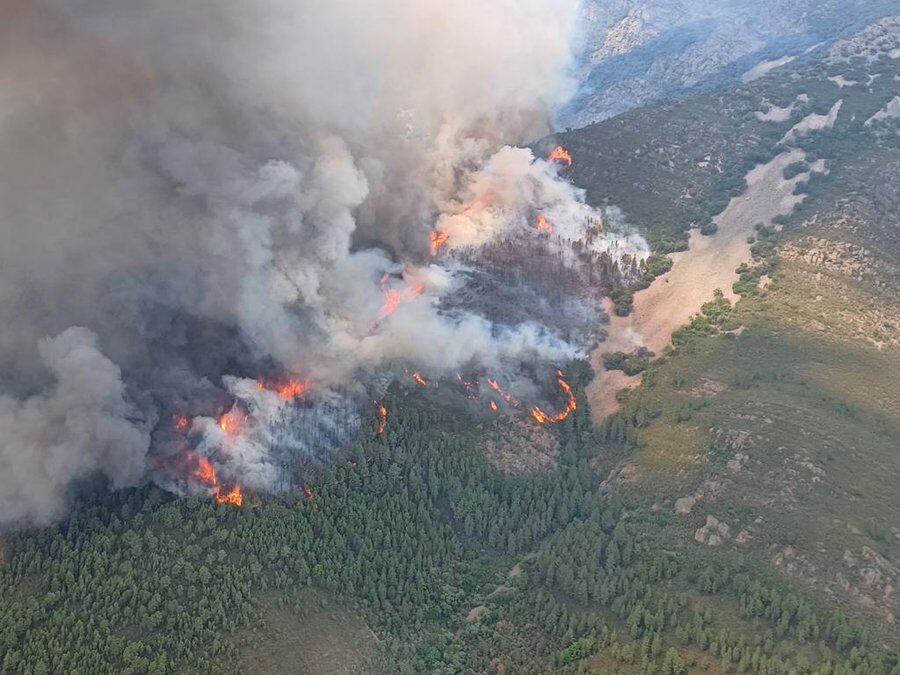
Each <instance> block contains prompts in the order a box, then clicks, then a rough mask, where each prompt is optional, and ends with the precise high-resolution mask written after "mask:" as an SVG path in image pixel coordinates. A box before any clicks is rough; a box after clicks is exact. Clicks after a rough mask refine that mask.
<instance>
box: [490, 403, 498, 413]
mask: <svg viewBox="0 0 900 675" xmlns="http://www.w3.org/2000/svg"><path fill="white" fill-rule="evenodd" d="M491 410H493V411H494V412H497V410H498V406H497V402H496V401H491Z"/></svg>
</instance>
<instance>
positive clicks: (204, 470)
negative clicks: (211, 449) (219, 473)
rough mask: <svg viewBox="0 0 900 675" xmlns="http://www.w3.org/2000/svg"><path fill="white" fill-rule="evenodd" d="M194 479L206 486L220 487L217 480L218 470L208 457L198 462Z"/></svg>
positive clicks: (199, 459) (201, 458)
mask: <svg viewBox="0 0 900 675" xmlns="http://www.w3.org/2000/svg"><path fill="white" fill-rule="evenodd" d="M194 478H195V479H197V480H198V481H199V482H201V483H205V484H206V485H213V486H215V485H218V484H219V479H218V478H216V468H215V467H214V466H213V465H212V462H210V461H209V460H208V459H206V457H200V458H198V460H197V470H196V471H194Z"/></svg>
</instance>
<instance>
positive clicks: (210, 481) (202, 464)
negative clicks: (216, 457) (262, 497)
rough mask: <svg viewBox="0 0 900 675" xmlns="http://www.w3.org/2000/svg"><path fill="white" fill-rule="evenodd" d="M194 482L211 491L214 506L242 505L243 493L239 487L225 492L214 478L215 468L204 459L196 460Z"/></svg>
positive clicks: (215, 477)
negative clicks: (209, 488)
mask: <svg viewBox="0 0 900 675" xmlns="http://www.w3.org/2000/svg"><path fill="white" fill-rule="evenodd" d="M193 478H194V480H196V481H197V482H198V483H202V484H203V485H207V486H209V487H211V488H212V489H213V499H214V500H215V502H216V504H231V505H232V506H243V505H244V492H243V490H241V488H240V486H238V485H235V486H234V487H233V488H231V489H230V490H227V491H226V490H225V489H224V488H223V487H222V486H221V485H220V484H219V479H218V477H217V476H216V468H215V467H214V466H213V465H212V462H210V461H209V460H208V459H207V458H206V457H198V458H197V468H196V469H195V470H194V474H193Z"/></svg>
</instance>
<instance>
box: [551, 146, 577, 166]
mask: <svg viewBox="0 0 900 675" xmlns="http://www.w3.org/2000/svg"><path fill="white" fill-rule="evenodd" d="M547 161H548V162H550V163H551V164H554V163H556V164H565V165H566V166H572V155H570V154H569V151H568V150H566V149H565V148H564V147H563V146H561V145H558V146H556V149H555V150H554V151H553V152H551V153H550V156H549V157H548V158H547Z"/></svg>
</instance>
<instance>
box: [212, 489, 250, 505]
mask: <svg viewBox="0 0 900 675" xmlns="http://www.w3.org/2000/svg"><path fill="white" fill-rule="evenodd" d="M215 500H216V504H231V505H232V506H243V505H244V493H243V492H242V491H241V488H240V487H239V486H237V485H235V486H234V487H233V488H232V489H231V490H230V491H228V492H222V490H221V489H220V488H219V487H218V486H216V494H215Z"/></svg>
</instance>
